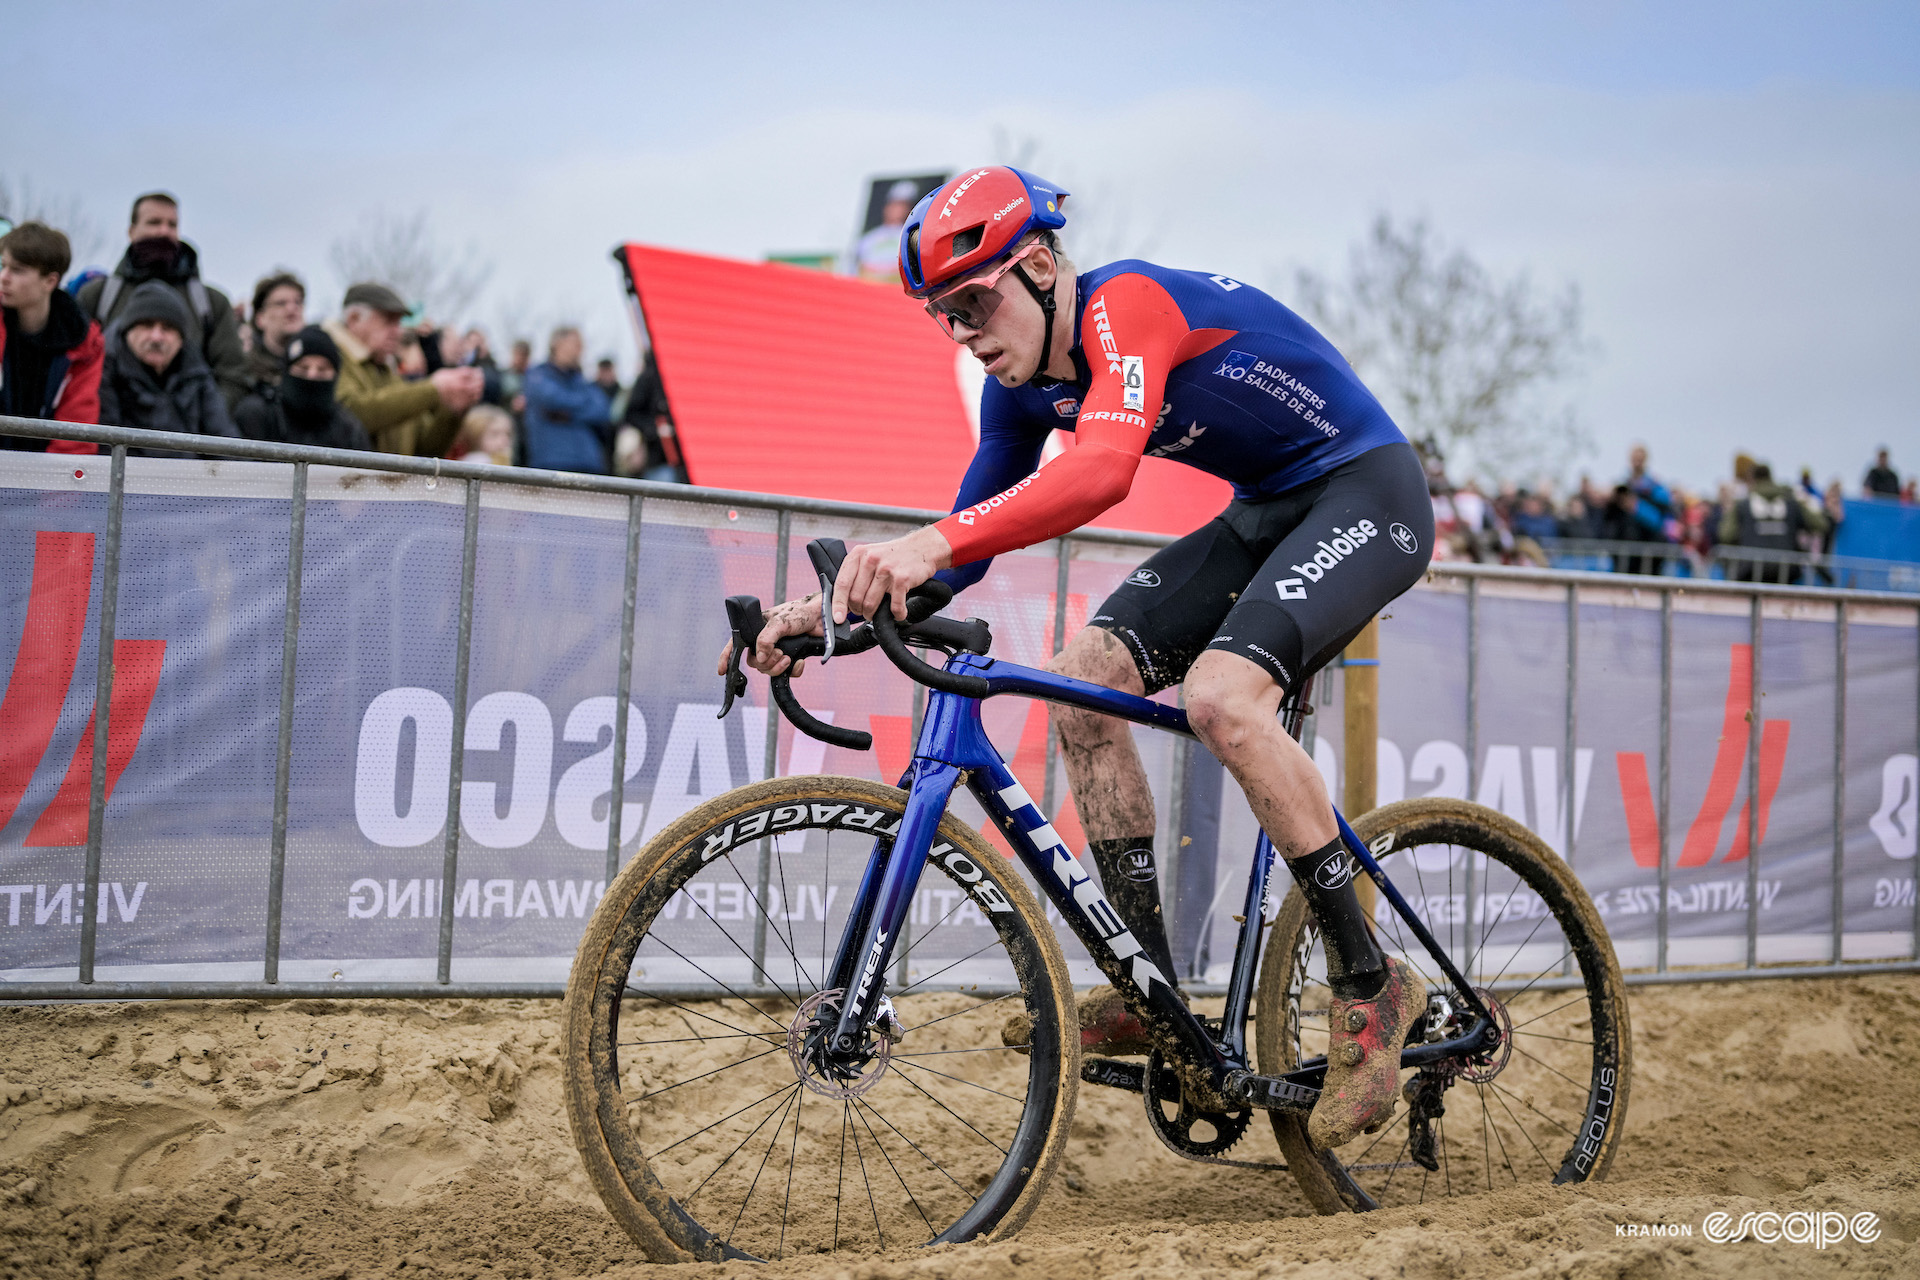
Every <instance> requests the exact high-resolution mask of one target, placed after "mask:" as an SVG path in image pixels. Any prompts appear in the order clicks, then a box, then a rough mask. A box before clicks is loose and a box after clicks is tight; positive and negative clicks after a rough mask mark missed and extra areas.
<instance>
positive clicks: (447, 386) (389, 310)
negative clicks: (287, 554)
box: [0, 184, 1916, 582]
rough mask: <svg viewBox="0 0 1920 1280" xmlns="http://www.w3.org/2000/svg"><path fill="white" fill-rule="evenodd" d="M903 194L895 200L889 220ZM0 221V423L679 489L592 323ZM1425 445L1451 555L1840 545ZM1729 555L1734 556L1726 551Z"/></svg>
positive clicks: (1756, 570) (1811, 498)
mask: <svg viewBox="0 0 1920 1280" xmlns="http://www.w3.org/2000/svg"><path fill="white" fill-rule="evenodd" d="M904 185H905V186H907V187H910V186H911V184H904ZM908 193H909V192H905V191H899V190H896V191H893V192H890V193H889V195H890V199H891V200H892V204H890V205H889V206H888V214H889V217H891V216H892V215H893V214H895V213H901V211H902V210H904V207H905V206H904V205H903V204H901V200H902V199H903V198H904V196H905V195H906V194H908ZM896 205H897V206H899V208H895V207H894V206H896ZM902 216H904V214H903V213H902ZM0 230H5V232H6V233H5V234H4V235H3V236H0V317H3V318H4V322H5V323H4V329H0V414H11V415H15V416H19V417H30V418H43V419H50V420H54V421H59V422H73V423H107V424H111V425H116V426H125V427H141V428H146V429H148V430H153V431H165V432H170V433H173V434H175V435H178V436H181V437H183V439H182V440H181V441H180V447H179V448H177V449H149V450H144V451H142V452H146V453H150V454H153V455H156V456H162V457H193V456H195V451H194V448H193V444H192V442H191V441H190V440H188V439H185V438H184V437H191V436H215V437H228V438H237V437H241V438H246V439H250V440H265V441H281V442H285V443H288V444H299V445H318V446H325V447H329V448H336V449H357V450H371V451H378V452H382V453H392V454H409V455H414V456H418V457H445V458H449V459H463V460H466V461H472V462H489V463H497V464H500V465H503V466H506V465H516V464H517V465H523V466H530V467H541V468H547V469H551V470H557V471H574V472H587V473H593V474H601V475H608V474H611V475H638V476H642V477H644V478H647V479H653V480H678V481H683V482H684V481H685V480H686V478H687V473H686V468H685V466H684V465H683V464H682V462H681V458H680V454H679V451H678V449H677V447H676V442H675V436H674V429H673V419H672V414H671V412H670V410H669V407H668V404H667V400H666V396H665V393H664V391H663V390H662V387H661V382H660V376H659V372H658V369H657V367H656V366H655V364H654V362H653V358H652V354H651V352H649V353H648V355H647V357H646V360H645V363H644V365H643V367H642V369H641V371H640V374H639V376H638V377H637V378H636V379H635V380H634V381H633V383H632V384H631V385H628V386H622V385H621V383H620V380H619V377H618V376H617V374H616V372H615V369H614V363H613V361H612V360H611V359H606V358H602V359H600V360H599V361H597V362H596V364H595V366H594V369H593V372H592V373H591V374H589V373H588V372H587V369H586V364H585V359H584V356H585V345H584V342H583V341H582V338H581V334H580V331H579V329H577V328H574V327H572V326H562V327H560V328H557V329H555V330H553V332H552V333H550V334H549V335H548V336H547V339H546V359H545V360H543V361H541V362H540V363H538V364H535V363H534V362H533V346H532V343H531V342H530V341H528V340H527V339H525V338H518V339H515V340H514V341H513V342H512V344H511V347H510V348H509V354H508V358H507V362H506V364H505V365H500V364H498V363H496V361H495V359H494V356H493V352H492V348H491V346H490V345H489V342H488V338H487V335H486V333H485V332H483V331H482V330H480V329H478V328H468V329H465V330H459V329H457V328H456V327H452V326H447V327H443V326H440V325H437V324H435V323H434V322H433V321H432V320H431V319H429V318H427V317H425V316H423V315H422V314H421V313H420V308H419V307H418V306H416V305H413V304H410V303H409V302H408V300H407V299H405V298H404V297H402V296H401V294H400V293H399V292H398V291H396V290H395V289H394V288H392V287H391V286H390V285H389V284H386V283H383V282H380V281H375V280H369V281H361V282H358V283H355V284H353V285H351V286H349V287H348V288H347V290H346V292H345V294H344V295H343V296H342V298H341V299H340V306H339V309H338V311H337V313H336V314H334V315H333V316H332V317H331V318H329V319H325V320H323V321H321V322H320V323H318V324H315V323H312V322H311V319H310V313H311V312H312V311H313V310H316V308H312V307H310V306H309V299H308V296H307V288H306V284H305V283H304V282H303V281H302V280H301V279H300V277H299V276H298V275H295V274H294V273H293V272H290V271H286V270H283V269H282V270H276V271H274V272H272V273H271V274H268V275H266V276H263V277H262V278H261V279H260V280H259V281H258V282H257V283H256V284H255V285H254V288H253V292H252V294H251V295H250V296H249V297H247V298H246V299H244V300H242V301H241V302H238V303H236V302H235V301H234V300H232V299H230V298H229V297H228V295H227V294H225V293H223V292H221V291H220V290H219V289H217V288H214V287H213V286H212V285H209V284H207V283H206V282H205V281H203V280H202V278H201V274H200V261H199V255H198V253H197V251H196V250H195V248H194V246H193V245H192V244H191V243H190V242H188V241H186V240H183V239H182V238H181V236H180V205H179V202H178V201H177V200H176V199H175V198H174V197H173V196H172V195H170V194H168V193H166V192H164V191H150V192H147V193H145V194H143V195H141V196H139V197H137V198H136V199H135V200H134V201H133V205H132V210H131V215H130V218H129V221H128V227H127V249H126V252H125V254H124V255H123V256H122V257H121V259H120V261H119V263H118V265H116V266H115V267H114V269H113V270H112V271H111V272H105V271H101V270H98V269H94V268H89V269H87V270H83V271H81V272H78V273H77V274H75V275H73V277H72V278H70V279H69V278H68V272H69V270H70V269H71V267H72V265H73V264H72V261H71V258H72V253H71V250H70V248H69V245H68V241H67V237H66V236H65V235H64V234H62V233H61V232H60V231H58V230H56V229H55V228H52V227H49V226H47V225H45V224H44V223H41V222H31V221H30V222H23V223H21V224H20V225H19V226H16V227H12V228H11V229H6V227H5V224H4V223H0ZM876 243H877V242H876ZM0 447H4V448H7V449H44V450H47V451H49V452H55V453H92V452H95V446H94V445H92V444H88V443H81V442H77V441H63V440H52V441H44V440H34V439H26V438H23V437H17V436H0ZM1422 452H1423V454H1424V456H1425V458H1426V462H1427V470H1428V477H1429V489H1430V492H1431V494H1432V497H1433V504H1434V515H1435V519H1436V522H1437V526H1438V532H1439V539H1438V545H1437V547H1436V558H1439V559H1470V560H1480V561H1497V562H1505V563H1514V564H1522V563H1531V564H1537V565H1543V566H1544V565H1548V564H1550V563H1566V562H1567V561H1568V559H1569V557H1570V556H1571V557H1573V558H1575V559H1581V558H1584V559H1585V560H1586V561H1587V562H1588V563H1585V564H1583V565H1582V566H1581V567H1593V568H1611V569H1614V570H1616V571H1620V572H1625V573H1662V572H1666V571H1668V565H1669V564H1670V563H1673V562H1679V563H1680V564H1681V565H1682V566H1684V568H1683V571H1686V572H1692V573H1695V574H1698V573H1701V572H1704V570H1705V566H1706V563H1707V562H1708V561H1711V560H1713V559H1715V558H1721V559H1727V560H1728V562H1729V569H1728V573H1729V576H1733V577H1738V578H1742V579H1744V580H1747V581H1753V580H1756V579H1757V580H1761V581H1769V582H1798V581H1801V580H1802V574H1803V571H1804V569H1805V567H1806V565H1807V563H1808V560H1809V554H1808V553H1820V552H1831V550H1832V548H1833V543H1834V538H1835V535H1836V533H1837V531H1838V529H1839V526H1840V524H1841V522H1842V521H1843V520H1844V519H1845V505H1844V502H1843V486H1842V484H1841V482H1840V481H1839V480H1838V479H1833V480H1830V481H1829V482H1828V483H1827V484H1826V485H1825V486H1824V487H1823V486H1820V485H1817V484H1815V482H1814V479H1813V476H1812V474H1811V473H1810V471H1808V470H1807V469H1805V468H1803V469H1802V470H1801V472H1800V476H1799V479H1798V481H1797V482H1794V483H1788V482H1786V481H1783V480H1779V479H1776V478H1775V477H1774V475H1773V473H1772V470H1771V468H1770V466H1769V465H1768V464H1767V463H1766V462H1764V461H1760V460H1758V459H1754V458H1751V457H1748V456H1747V455H1745V454H1741V455H1738V456H1737V457H1736V458H1735V459H1734V464H1733V475H1732V479H1731V480H1730V481H1728V482H1726V483H1724V484H1721V485H1720V486H1719V487H1718V489H1717V491H1716V492H1714V493H1713V494H1711V495H1709V494H1707V493H1704V492H1692V491H1689V490H1687V489H1684V488H1681V487H1679V486H1676V485H1671V484H1668V483H1666V482H1663V481H1661V480H1660V479H1657V478H1656V477H1655V475H1654V474H1653V473H1652V472H1651V471H1650V470H1649V469H1648V457H1647V451H1646V449H1645V448H1644V447H1636V448H1635V449H1634V450H1633V451H1632V453H1631V455H1630V456H1629V458H1628V467H1627V471H1626V473H1625V475H1623V476H1622V477H1621V478H1620V479H1619V480H1618V481H1617V482H1616V483H1614V484H1613V485H1612V486H1610V487H1608V486H1602V485H1599V484H1596V483H1595V482H1594V481H1593V479H1592V478H1591V477H1582V479H1581V481H1580V485H1579V487H1578V488H1577V489H1576V490H1574V491H1572V492H1570V493H1567V494H1564V495H1562V494H1559V493H1557V492H1556V490H1555V488H1554V486H1553V485H1552V484H1551V483H1549V482H1541V483H1539V484H1536V485H1534V486H1533V487H1531V488H1522V487H1519V486H1516V485H1512V484H1508V485H1503V486H1500V487H1499V488H1498V489H1497V491H1496V492H1494V493H1492V494H1487V493H1484V492H1483V491H1482V490H1481V488H1480V486H1479V485H1478V484H1477V483H1475V482H1472V481H1469V482H1467V483H1465V484H1462V485H1455V484H1453V483H1452V482H1451V481H1449V480H1448V478H1447V476H1446V472H1445V467H1444V465H1443V463H1442V460H1441V458H1440V455H1439V452H1438V450H1437V449H1434V448H1432V447H1431V446H1430V445H1428V446H1424V447H1423V449H1422ZM1862 493H1863V495H1864V496H1867V497H1870V498H1873V499H1877V500H1880V501H1893V502H1903V503H1913V502H1915V501H1916V497H1915V481H1914V479H1913V478H1911V477H1910V478H1908V479H1906V480H1905V482H1904V483H1903V482H1902V479H1901V477H1900V475H1899V473H1898V472H1897V471H1895V470H1894V467H1893V463H1892V460H1891V458H1890V456H1889V452H1888V450H1886V449H1884V448H1882V449H1881V450H1880V451H1879V453H1878V456H1877V458H1876V459H1875V461H1874V464H1873V465H1872V467H1871V468H1869V469H1868V470H1867V471H1866V473H1865V476H1864V478H1863V481H1862ZM1720 547H1736V548H1739V549H1740V552H1741V553H1742V554H1740V555H1736V556H1733V557H1726V556H1724V555H1719V556H1718V557H1717V556H1716V549H1717V548H1720ZM1596 560H1597V561H1598V563H1593V562H1594V561H1596Z"/></svg>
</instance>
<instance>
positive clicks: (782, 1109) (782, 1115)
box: [727, 1089, 806, 1245]
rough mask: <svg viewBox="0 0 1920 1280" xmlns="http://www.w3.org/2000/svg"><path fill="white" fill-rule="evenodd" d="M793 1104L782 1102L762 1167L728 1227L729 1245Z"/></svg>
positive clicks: (756, 1172) (745, 1212) (768, 1139)
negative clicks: (788, 1109)
mask: <svg viewBox="0 0 1920 1280" xmlns="http://www.w3.org/2000/svg"><path fill="white" fill-rule="evenodd" d="M794 1092H795V1093H805V1092H806V1090H805V1089H796V1090H794ZM792 1105H793V1099H792V1098H788V1099H787V1100H786V1102H785V1103H783V1104H781V1107H780V1119H779V1121H778V1122H777V1123H775V1124H774V1126H773V1132H772V1133H771V1134H768V1135H767V1153H766V1154H765V1155H763V1156H761V1157H760V1167H759V1168H758V1169H755V1170H754V1171H753V1181H752V1182H750V1183H748V1184H747V1194H746V1198H745V1199H743V1200H741V1201H740V1211H739V1212H738V1213H736V1214H734V1215H733V1225H732V1226H731V1227H729V1228H727V1243H728V1244H729V1245H731V1244H732V1243H733V1234H734V1232H736V1231H738V1230H739V1229H740V1219H742V1218H744V1217H746V1216H747V1205H749V1204H750V1203H752V1201H753V1193H754V1192H755V1191H757V1190H758V1189H759V1187H760V1175H761V1174H763V1173H765V1172H766V1171H767V1161H768V1160H770V1159H772V1158H773V1148H774V1146H775V1145H776V1144H777V1143H778V1142H779V1141H780V1131H781V1130H782V1129H784V1128H786V1127H787V1120H786V1111H787V1108H788V1107H790V1106H792Z"/></svg>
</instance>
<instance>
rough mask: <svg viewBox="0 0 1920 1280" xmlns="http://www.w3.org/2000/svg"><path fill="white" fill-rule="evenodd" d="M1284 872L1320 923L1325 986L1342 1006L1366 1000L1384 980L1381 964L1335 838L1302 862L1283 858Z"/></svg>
mask: <svg viewBox="0 0 1920 1280" xmlns="http://www.w3.org/2000/svg"><path fill="white" fill-rule="evenodd" d="M1286 861H1287V870H1288V871H1291V872H1292V873H1293V879H1294V882H1295V883H1296V884H1298V885H1299V886H1300V892H1301V893H1302V894H1304V895H1305V896H1306V899H1307V907H1308V909H1309V910H1311V911H1312V912H1313V917H1314V919H1316V920H1318V921H1319V922H1320V937H1321V940H1322V941H1323V942H1325V944H1326V950H1327V983H1328V985H1329V986H1331V987H1332V988H1333V994H1334V995H1336V996H1338V997H1339V998H1340V999H1342V1000H1370V999H1372V998H1373V997H1374V996H1376V995H1379V994H1380V988H1381V986H1382V985H1383V984H1384V983H1385V982H1386V980H1387V962H1386V958H1385V957H1384V956H1382V955H1381V954H1380V948H1379V947H1378V946H1376V945H1375V944H1374V941H1373V933H1372V931H1371V930H1370V929H1368V928H1367V919H1366V913H1365V912H1364V911H1362V910H1361V909H1360V898H1359V896H1358V895H1357V894H1355V893H1354V891H1353V877H1354V869H1353V860H1352V858H1351V857H1350V856H1349V855H1348V853H1347V847H1346V845H1345V844H1344V843H1343V842H1342V841H1341V839H1340V837H1339V836H1335V837H1334V838H1333V843H1331V844H1329V845H1327V847H1326V848H1324V849H1316V850H1314V851H1313V852H1312V853H1310V854H1308V855H1307V856H1306V857H1304V858H1288V859H1287V860H1286Z"/></svg>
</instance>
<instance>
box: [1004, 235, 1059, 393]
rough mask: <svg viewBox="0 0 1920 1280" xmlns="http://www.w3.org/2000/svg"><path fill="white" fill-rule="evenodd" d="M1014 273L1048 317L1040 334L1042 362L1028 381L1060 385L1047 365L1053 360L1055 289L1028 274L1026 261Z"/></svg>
mask: <svg viewBox="0 0 1920 1280" xmlns="http://www.w3.org/2000/svg"><path fill="white" fill-rule="evenodd" d="M1013 273H1014V274H1015V275H1017V276H1019V277H1020V283H1021V284H1024V285H1025V286H1027V292H1028V293H1030V294H1032V295H1033V300H1034V301H1035V302H1037V303H1039V304H1040V311H1041V314H1043V315H1044V316H1046V318H1047V322H1046V328H1045V329H1044V330H1043V331H1042V333H1041V336H1040V364H1039V367H1038V368H1036V369H1035V370H1034V372H1033V377H1031V378H1029V379H1028V381H1029V382H1033V383H1037V384H1039V385H1040V386H1043V387H1056V386H1059V385H1060V380H1059V379H1058V378H1051V377H1048V376H1047V366H1048V365H1049V364H1051V363H1052V362H1053V318H1054V315H1055V313H1056V312H1057V310H1058V308H1057V307H1056V306H1055V304H1054V301H1053V289H1042V288H1041V287H1040V286H1039V285H1037V284H1035V283H1034V280H1033V277H1032V276H1030V275H1028V274H1027V268H1026V264H1025V263H1022V264H1021V265H1019V266H1017V267H1015V268H1014V269H1013ZM1059 285H1060V282H1059V281H1058V280H1055V281H1054V288H1056V289H1057V288H1058V287H1059Z"/></svg>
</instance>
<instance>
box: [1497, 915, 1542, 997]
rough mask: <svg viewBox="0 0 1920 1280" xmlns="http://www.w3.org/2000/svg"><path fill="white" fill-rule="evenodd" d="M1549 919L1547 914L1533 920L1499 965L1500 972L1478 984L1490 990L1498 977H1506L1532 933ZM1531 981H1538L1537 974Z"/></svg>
mask: <svg viewBox="0 0 1920 1280" xmlns="http://www.w3.org/2000/svg"><path fill="white" fill-rule="evenodd" d="M1549 920H1553V917H1552V916H1550V915H1548V916H1541V917H1540V919H1539V920H1537V921H1535V922H1534V926H1533V928H1531V929H1529V930H1527V936H1526V937H1524V938H1522V939H1520V945H1519V946H1517V947H1515V948H1514V949H1513V954H1512V955H1510V956H1508V957H1507V962H1506V963H1505V964H1503V965H1501V966H1500V972H1498V973H1496V974H1494V975H1493V977H1492V978H1491V979H1490V980H1488V981H1486V982H1483V983H1481V984H1480V985H1481V986H1483V987H1486V988H1487V989H1488V990H1492V989H1493V987H1494V984H1495V983H1497V982H1499V981H1500V979H1502V978H1504V977H1506V976H1507V970H1509V969H1511V968H1513V962H1514V961H1515V960H1518V959H1519V958H1520V953H1521V952H1522V951H1525V950H1526V949H1527V944H1528V943H1529V942H1532V941H1533V935H1534V934H1536V933H1539V932H1540V930H1541V929H1542V928H1544V927H1545V925H1546V923H1547V921H1549ZM1554 923H1555V924H1558V923H1559V921H1557V920H1556V921H1554ZM1554 963H1555V964H1558V963H1559V961H1557V960H1556V961H1555V962H1554ZM1533 981H1534V982H1538V981H1540V977H1539V975H1538V974H1535V975H1534V979H1533ZM1527 985H1528V986H1532V985H1533V983H1528V984H1527ZM1522 990H1525V988H1522Z"/></svg>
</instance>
